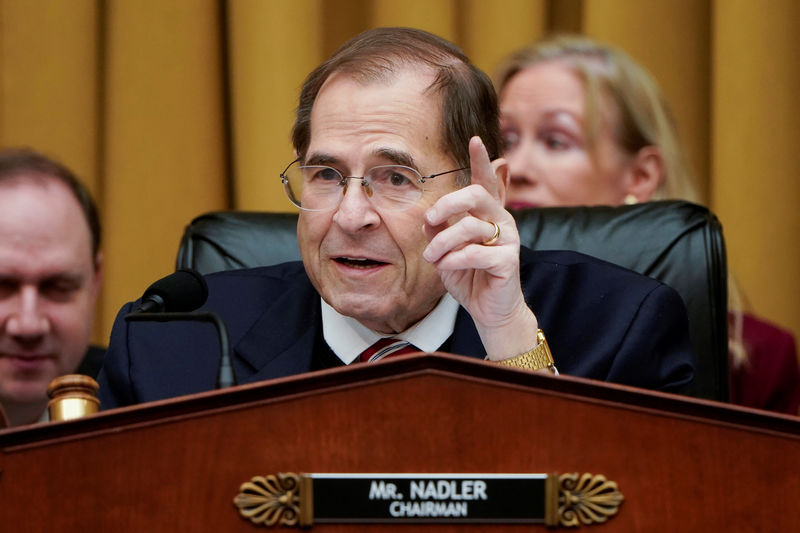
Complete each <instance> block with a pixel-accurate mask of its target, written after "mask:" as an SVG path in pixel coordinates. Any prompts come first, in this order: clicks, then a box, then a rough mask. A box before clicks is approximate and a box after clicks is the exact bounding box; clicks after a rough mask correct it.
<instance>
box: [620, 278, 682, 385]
mask: <svg viewBox="0 0 800 533" xmlns="http://www.w3.org/2000/svg"><path fill="white" fill-rule="evenodd" d="M694 367H695V360H694V354H693V353H692V347H691V339H690V337H689V322H688V318H687V315H686V308H685V306H684V303H683V300H682V299H681V297H680V296H679V295H678V293H677V292H675V291H674V290H673V289H671V288H670V287H668V286H666V285H658V286H657V287H656V288H655V289H653V290H652V291H651V292H650V293H648V294H647V295H646V296H645V298H643V300H642V302H641V305H640V307H639V309H638V310H637V312H636V314H635V315H634V317H633V319H632V320H631V322H630V325H629V327H628V329H627V331H626V333H625V335H624V338H623V340H622V343H621V345H620V349H619V351H618V352H617V355H616V357H615V358H614V361H613V363H612V365H611V368H610V369H609V374H608V378H607V379H608V381H613V382H618V383H626V384H630V385H634V386H636V387H644V388H648V389H657V390H663V391H666V392H681V391H682V390H683V389H684V388H685V387H686V386H687V385H688V384H689V383H690V382H691V381H692V379H693V378H694Z"/></svg>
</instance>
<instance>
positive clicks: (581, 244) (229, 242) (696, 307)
mask: <svg viewBox="0 0 800 533" xmlns="http://www.w3.org/2000/svg"><path fill="white" fill-rule="evenodd" d="M513 214H514V217H515V219H516V220H517V225H518V228H519V233H520V238H521V241H522V244H524V245H525V246H528V247H530V248H533V249H535V250H576V251H579V252H583V253H585V254H589V255H593V256H595V257H598V258H600V259H604V260H606V261H609V262H612V263H616V264H618V265H621V266H624V267H627V268H629V269H631V270H635V271H636V272H639V273H641V274H645V275H647V276H651V277H653V278H656V279H658V280H660V281H662V282H664V283H666V284H667V285H670V286H671V287H673V288H674V289H675V290H677V291H678V293H679V294H680V295H681V296H682V297H683V300H684V302H685V303H686V308H687V310H688V313H689V325H690V333H691V337H692V344H693V347H694V350H695V353H696V354H697V359H698V361H697V373H696V376H695V380H694V382H693V384H692V386H691V387H690V389H689V391H688V394H690V395H692V396H697V397H701V398H708V399H712V400H719V401H727V399H728V338H727V331H728V326H727V324H728V322H727V268H726V262H725V244H724V240H723V237H722V228H721V226H720V223H719V221H718V220H717V218H716V216H714V214H712V213H711V212H709V210H708V209H706V208H705V207H702V206H699V205H696V204H692V203H689V202H683V201H663V202H648V203H643V204H637V205H632V206H620V207H600V206H598V207H550V208H539V209H523V210H518V211H514V212H513ZM296 226H297V215H295V214H285V213H256V212H244V211H218V212H214V213H208V214H205V215H202V216H199V217H197V218H195V219H194V220H193V221H192V222H191V223H190V224H189V226H187V228H186V231H185V233H184V235H183V239H182V240H181V244H180V250H179V252H178V260H177V266H178V268H184V267H189V268H194V269H195V270H198V271H200V272H203V273H209V272H215V271H219V270H229V269H233V268H246V267H253V266H264V265H270V264H276V263H281V262H284V261H293V260H298V259H300V251H299V249H298V246H297V237H296Z"/></svg>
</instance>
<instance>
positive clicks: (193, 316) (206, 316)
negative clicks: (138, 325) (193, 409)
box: [125, 312, 236, 389]
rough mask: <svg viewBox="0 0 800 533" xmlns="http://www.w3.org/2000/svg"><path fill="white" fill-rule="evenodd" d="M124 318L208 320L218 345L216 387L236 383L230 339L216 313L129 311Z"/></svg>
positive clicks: (136, 320) (138, 320)
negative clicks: (215, 333)
mask: <svg viewBox="0 0 800 533" xmlns="http://www.w3.org/2000/svg"><path fill="white" fill-rule="evenodd" d="M125 320H127V321H131V320H132V321H135V322H145V321H154V322H170V321H172V320H186V321H189V322H210V323H211V324H213V325H214V327H215V328H216V330H217V337H218V338H219V347H220V352H221V353H220V361H219V372H218V373H217V388H218V389H224V388H227V387H232V386H233V385H236V376H235V375H234V373H233V366H232V365H231V356H230V348H229V344H230V341H229V340H228V329H227V328H226V327H225V324H224V323H223V322H222V319H221V318H220V317H219V316H217V314H216V313H210V312H202V313H169V312H166V313H136V312H134V313H130V314H128V315H125Z"/></svg>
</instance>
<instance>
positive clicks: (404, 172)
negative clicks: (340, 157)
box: [283, 165, 423, 211]
mask: <svg viewBox="0 0 800 533" xmlns="http://www.w3.org/2000/svg"><path fill="white" fill-rule="evenodd" d="M351 179H357V180H361V185H362V186H363V187H364V188H365V192H366V193H367V196H368V198H369V199H370V201H371V202H372V203H373V205H375V206H376V207H378V208H380V209H386V210H390V211H397V210H403V209H408V208H409V207H411V206H412V205H414V204H415V203H417V201H418V200H419V199H420V198H421V197H422V192H423V186H422V183H421V182H420V180H421V176H420V174H419V173H418V172H417V171H416V170H414V169H412V168H409V167H404V166H399V165H384V166H378V167H374V168H371V169H370V170H368V171H367V173H366V174H365V175H364V177H363V178H361V177H356V176H348V177H344V176H342V174H341V173H340V172H339V171H338V170H336V169H334V168H331V167H325V166H304V167H299V166H298V167H294V166H293V167H290V168H289V169H287V170H286V171H285V172H284V173H283V182H284V186H285V188H286V192H287V194H288V196H289V199H290V200H291V201H292V203H294V204H295V205H296V206H298V207H300V208H301V209H305V210H309V211H324V210H328V209H333V208H335V207H336V206H337V205H338V204H339V202H340V201H341V199H342V197H343V195H344V192H345V190H346V188H347V186H348V185H349V182H350V180H351Z"/></svg>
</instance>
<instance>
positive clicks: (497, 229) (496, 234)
mask: <svg viewBox="0 0 800 533" xmlns="http://www.w3.org/2000/svg"><path fill="white" fill-rule="evenodd" d="M489 224H491V225H492V226H494V235H492V237H491V238H490V239H489V240H488V241H484V242H482V243H481V245H482V246H491V245H493V244H494V243H496V242H497V239H499V238H500V226H498V225H497V224H496V223H495V222H489Z"/></svg>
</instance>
